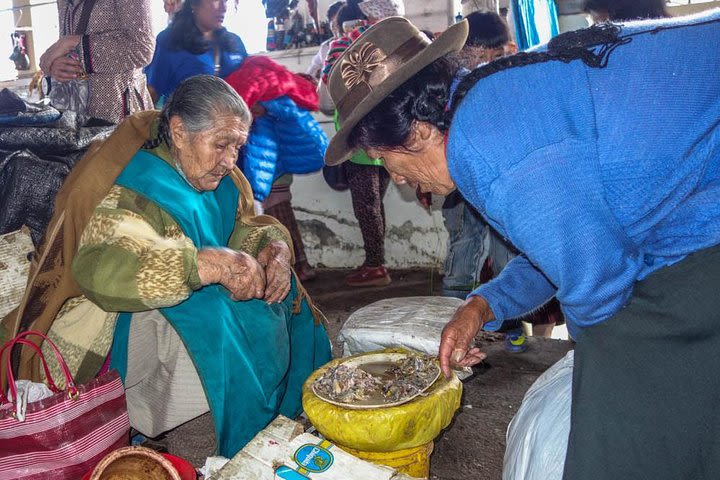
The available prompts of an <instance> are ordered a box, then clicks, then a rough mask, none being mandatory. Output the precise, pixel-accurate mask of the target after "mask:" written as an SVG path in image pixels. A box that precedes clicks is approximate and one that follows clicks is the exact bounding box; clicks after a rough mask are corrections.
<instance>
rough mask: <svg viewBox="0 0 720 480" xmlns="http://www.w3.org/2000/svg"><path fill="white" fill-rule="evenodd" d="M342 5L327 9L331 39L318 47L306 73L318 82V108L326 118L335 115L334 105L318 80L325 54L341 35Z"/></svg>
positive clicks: (322, 83) (324, 84)
mask: <svg viewBox="0 0 720 480" xmlns="http://www.w3.org/2000/svg"><path fill="white" fill-rule="evenodd" d="M344 5H345V2H335V3H333V4H332V5H330V8H328V11H327V18H328V22H330V30H331V31H332V33H333V36H332V38H328V39H327V40H325V41H324V42H323V43H322V44H321V45H320V50H318V52H317V54H315V56H314V57H313V59H312V63H311V64H310V68H308V71H307V73H308V74H309V75H312V77H313V78H315V79H316V80H318V86H317V92H318V99H319V108H320V111H321V112H322V113H324V114H325V115H328V116H333V115H334V114H335V104H334V103H333V101H332V98H330V94H329V93H328V91H327V84H326V83H325V82H321V81H319V80H320V77H321V76H322V71H323V67H324V66H325V58H327V54H328V52H329V51H330V44H331V43H332V42H333V41H334V40H336V39H337V38H339V37H340V35H341V34H342V29H341V27H340V26H338V23H337V16H338V13H340V10H341V9H342V7H343V6H344Z"/></svg>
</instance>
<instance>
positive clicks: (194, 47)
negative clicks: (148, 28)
mask: <svg viewBox="0 0 720 480" xmlns="http://www.w3.org/2000/svg"><path fill="white" fill-rule="evenodd" d="M226 11H227V0H185V2H184V3H183V5H182V8H181V9H180V10H179V11H177V13H175V16H174V17H173V20H172V23H171V24H170V26H168V27H167V28H166V29H165V30H163V31H162V32H160V33H159V34H158V36H157V47H156V49H155V54H154V55H153V57H152V61H151V62H150V64H149V65H148V66H147V68H146V69H145V73H146V74H147V79H148V85H149V86H150V92H151V94H152V96H153V100H154V101H155V102H157V101H158V100H159V99H160V98H162V97H167V96H169V95H170V94H171V93H172V92H173V91H174V90H175V88H177V86H178V85H180V82H182V81H183V80H185V79H186V78H188V77H192V76H193V75H200V74H206V75H215V76H220V77H223V78H224V77H225V76H227V75H229V74H230V73H231V72H233V71H235V70H236V69H237V68H238V67H239V66H240V65H241V64H242V63H243V61H244V60H245V58H247V51H246V50H245V45H244V44H243V42H242V40H241V39H240V37H239V36H237V35H235V34H234V33H232V32H229V31H228V30H227V29H226V28H225V27H223V22H224V20H225V13H226Z"/></svg>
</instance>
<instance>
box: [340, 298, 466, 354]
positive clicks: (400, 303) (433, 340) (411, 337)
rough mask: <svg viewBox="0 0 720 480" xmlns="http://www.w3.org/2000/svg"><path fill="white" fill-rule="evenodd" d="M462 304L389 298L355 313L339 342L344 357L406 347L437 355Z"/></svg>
mask: <svg viewBox="0 0 720 480" xmlns="http://www.w3.org/2000/svg"><path fill="white" fill-rule="evenodd" d="M461 304H462V300H460V299H458V298H451V297H402V298H388V299H386V300H380V301H378V302H375V303H371V304H370V305H367V306H365V307H363V308H360V309H358V310H357V311H355V312H354V313H353V314H352V315H350V317H349V318H348V320H347V321H346V322H345V325H344V326H343V328H342V330H340V335H339V336H338V341H340V342H341V344H342V346H343V356H348V355H354V354H356V353H363V352H370V351H373V350H379V349H382V348H392V347H405V348H410V349H412V350H417V351H419V352H423V353H427V354H428V355H437V353H438V349H439V347H440V334H441V333H442V329H443V327H445V324H447V322H449V321H450V319H451V318H452V316H453V314H454V313H455V310H457V308H458V307H459V306H460V305H461Z"/></svg>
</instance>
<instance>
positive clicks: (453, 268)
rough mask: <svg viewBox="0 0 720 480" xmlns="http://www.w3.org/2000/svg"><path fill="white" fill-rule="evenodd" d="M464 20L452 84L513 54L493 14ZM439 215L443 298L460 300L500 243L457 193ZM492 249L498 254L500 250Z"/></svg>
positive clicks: (505, 32) (501, 22) (503, 26)
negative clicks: (443, 232)
mask: <svg viewBox="0 0 720 480" xmlns="http://www.w3.org/2000/svg"><path fill="white" fill-rule="evenodd" d="M466 20H467V22H468V29H469V30H468V37H467V40H466V41H465V45H464V46H463V48H462V50H460V52H458V54H457V58H458V61H459V62H460V66H461V67H462V70H460V71H459V73H458V78H457V79H456V82H459V81H460V80H461V79H462V77H464V75H466V74H467V73H469V72H470V70H474V69H475V68H476V67H478V66H480V65H484V64H486V63H488V62H491V61H493V60H495V59H497V58H500V57H502V56H504V55H508V54H512V53H515V51H517V48H516V47H515V46H514V44H513V43H512V41H511V39H510V31H509V30H508V27H507V24H506V23H505V21H504V20H503V19H502V18H501V17H500V16H499V15H498V14H497V13H489V12H488V13H481V12H473V13H471V14H469V15H468V16H467V17H466ZM442 214H443V220H444V223H445V228H446V229H447V232H448V244H447V255H446V257H445V264H444V266H443V271H444V276H443V295H444V296H449V297H457V298H461V299H463V300H464V299H465V298H466V297H467V296H468V294H469V293H470V292H471V291H472V290H473V289H475V288H476V287H477V285H479V283H480V281H481V278H480V275H481V272H482V268H483V265H484V264H485V261H486V260H487V258H488V253H489V251H490V249H491V244H490V243H491V241H498V242H502V240H500V239H497V235H495V234H493V233H491V231H490V227H489V226H488V224H487V222H485V220H483V219H482V216H481V215H480V214H479V213H478V212H477V211H476V210H475V209H474V208H472V207H471V206H469V205H468V204H467V202H466V201H465V200H464V199H463V198H462V195H460V193H459V192H458V191H454V192H451V193H450V194H449V195H448V196H447V197H446V199H445V202H444V203H443V208H442ZM495 248H496V249H497V250H499V249H500V248H502V246H496V247H495ZM494 263H495V264H497V263H498V262H494ZM503 265H504V264H503Z"/></svg>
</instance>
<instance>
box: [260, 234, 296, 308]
mask: <svg viewBox="0 0 720 480" xmlns="http://www.w3.org/2000/svg"><path fill="white" fill-rule="evenodd" d="M291 258H292V254H291V253H290V248H289V247H288V246H287V244H286V243H285V242H281V241H279V240H275V241H273V242H270V244H268V246H267V247H265V248H263V249H262V251H261V252H260V254H259V255H258V263H260V265H262V266H263V268H265V277H266V278H267V284H266V286H265V295H264V297H263V298H264V299H265V301H266V302H268V303H276V302H281V301H283V300H284V299H285V297H286V296H287V294H288V293H290V277H291V275H292V270H291V268H290V259H291Z"/></svg>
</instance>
